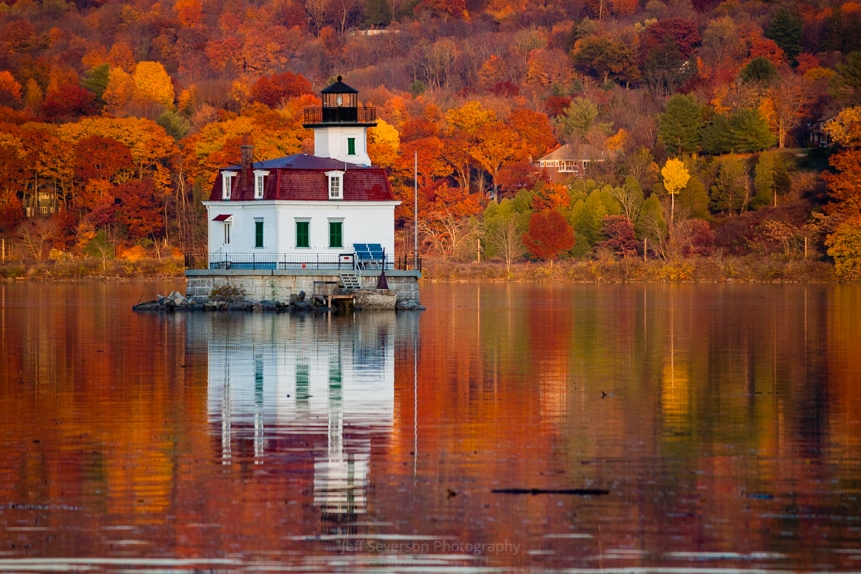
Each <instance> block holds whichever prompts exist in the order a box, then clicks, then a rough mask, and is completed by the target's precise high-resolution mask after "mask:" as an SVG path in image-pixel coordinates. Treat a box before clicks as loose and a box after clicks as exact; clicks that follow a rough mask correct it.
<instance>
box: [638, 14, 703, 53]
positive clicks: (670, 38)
mask: <svg viewBox="0 0 861 574" xmlns="http://www.w3.org/2000/svg"><path fill="white" fill-rule="evenodd" d="M700 41H701V38H700V33H699V30H698V29H697V24H696V22H693V21H692V20H688V19H687V18H667V19H666V20H661V21H660V22H655V23H654V24H652V25H651V26H649V27H648V28H646V29H645V30H644V31H643V33H642V34H641V35H640V54H641V57H642V58H645V56H646V54H648V53H649V52H651V51H652V49H654V48H656V47H658V46H663V45H665V44H667V42H673V43H675V45H676V47H677V48H678V50H679V53H680V54H681V55H682V56H683V57H685V58H689V57H690V55H691V54H692V53H693V51H694V48H696V46H697V45H699V43H700Z"/></svg>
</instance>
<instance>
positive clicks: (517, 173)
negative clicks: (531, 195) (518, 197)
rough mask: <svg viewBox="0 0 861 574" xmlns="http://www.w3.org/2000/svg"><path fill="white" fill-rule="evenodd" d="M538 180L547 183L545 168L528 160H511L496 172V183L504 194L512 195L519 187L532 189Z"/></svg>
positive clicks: (547, 175)
mask: <svg viewBox="0 0 861 574" xmlns="http://www.w3.org/2000/svg"><path fill="white" fill-rule="evenodd" d="M539 181H544V182H546V183H549V181H550V175H549V174H548V173H547V170H543V169H539V168H537V167H535V166H534V165H532V164H531V163H529V162H528V161H516V162H512V163H510V164H508V165H506V166H505V167H503V168H502V169H500V170H499V173H498V174H496V183H497V185H499V189H500V190H501V191H502V193H504V194H508V195H514V194H515V193H517V192H518V191H520V190H521V189H532V188H533V187H535V184H536V183H537V182H539Z"/></svg>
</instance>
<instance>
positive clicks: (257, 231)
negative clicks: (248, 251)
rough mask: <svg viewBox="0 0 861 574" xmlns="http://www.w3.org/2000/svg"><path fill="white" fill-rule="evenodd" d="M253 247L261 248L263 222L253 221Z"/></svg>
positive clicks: (259, 220) (260, 220)
mask: <svg viewBox="0 0 861 574" xmlns="http://www.w3.org/2000/svg"><path fill="white" fill-rule="evenodd" d="M254 247H263V220H262V219H255V220H254Z"/></svg>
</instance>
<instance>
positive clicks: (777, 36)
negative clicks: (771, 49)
mask: <svg viewBox="0 0 861 574" xmlns="http://www.w3.org/2000/svg"><path fill="white" fill-rule="evenodd" d="M803 33H804V23H803V22H802V20H801V16H799V15H798V13H797V12H795V11H794V10H789V9H787V8H778V9H777V11H776V12H775V13H774V16H772V18H771V21H770V22H769V23H768V27H767V28H766V30H765V37H766V38H770V39H772V40H774V43H775V44H777V45H778V46H780V49H781V50H783V53H784V54H786V57H787V58H789V59H790V60H795V57H796V56H797V55H798V54H800V53H801V36H802V34H803Z"/></svg>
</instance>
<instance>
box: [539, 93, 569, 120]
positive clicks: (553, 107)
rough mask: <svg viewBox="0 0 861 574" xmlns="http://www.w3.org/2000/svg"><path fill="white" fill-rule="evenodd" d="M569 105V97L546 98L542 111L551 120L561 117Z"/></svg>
mask: <svg viewBox="0 0 861 574" xmlns="http://www.w3.org/2000/svg"><path fill="white" fill-rule="evenodd" d="M570 105H571V97H570V96H548V97H547V99H546V100H544V111H545V112H547V115H548V116H550V117H551V118H555V117H556V116H558V115H561V114H562V113H563V112H565V110H567V109H568V106H570Z"/></svg>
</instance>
